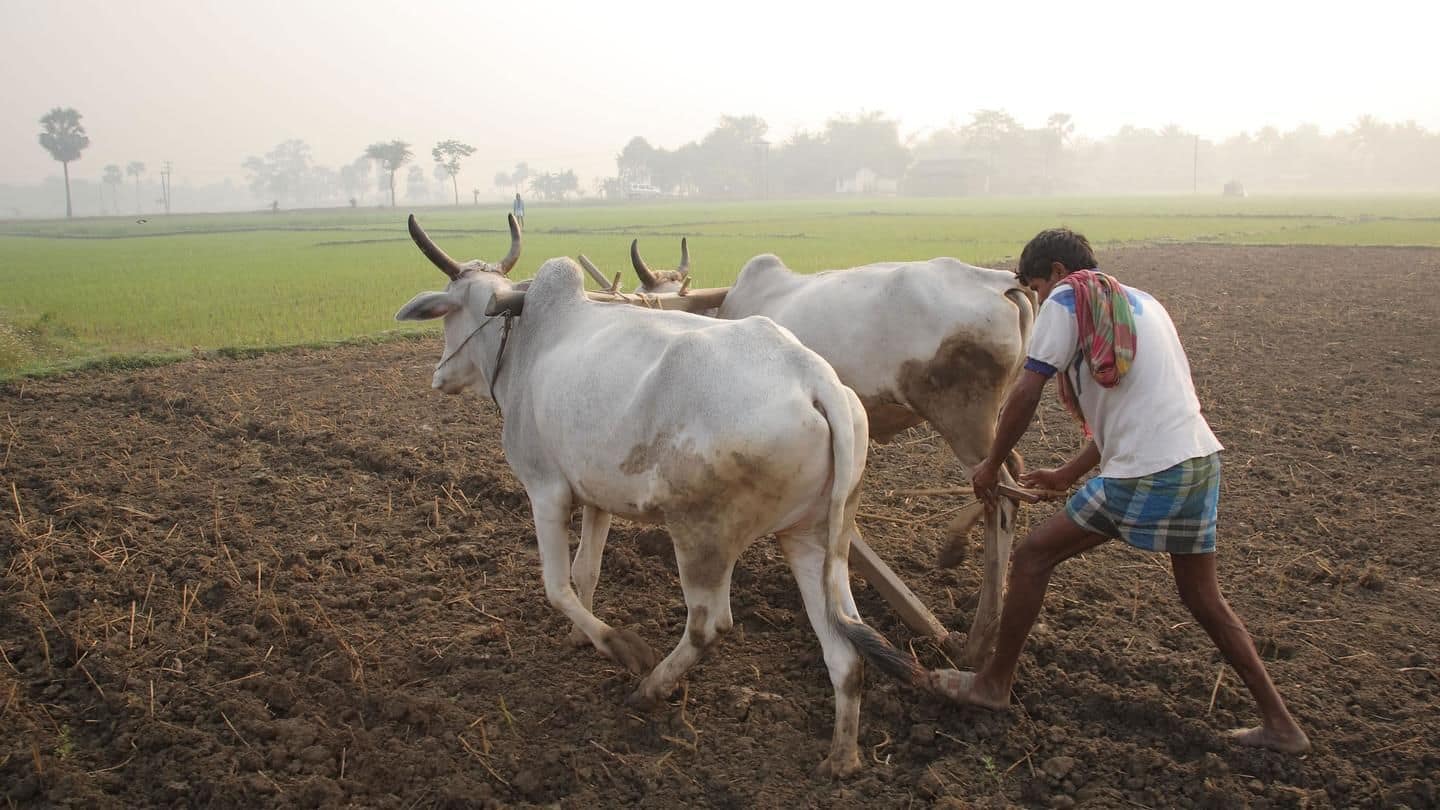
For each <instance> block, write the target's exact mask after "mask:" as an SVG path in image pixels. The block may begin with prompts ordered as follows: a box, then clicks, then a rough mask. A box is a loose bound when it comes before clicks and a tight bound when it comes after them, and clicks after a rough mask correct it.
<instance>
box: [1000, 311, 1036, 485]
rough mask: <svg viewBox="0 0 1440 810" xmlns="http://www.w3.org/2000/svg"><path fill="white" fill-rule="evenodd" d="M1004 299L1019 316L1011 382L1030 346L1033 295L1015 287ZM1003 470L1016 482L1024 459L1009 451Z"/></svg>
mask: <svg viewBox="0 0 1440 810" xmlns="http://www.w3.org/2000/svg"><path fill="white" fill-rule="evenodd" d="M1005 297H1006V298H1009V299H1010V302H1011V303H1012V304H1014V305H1015V309H1016V310H1017V312H1018V314H1019V325H1020V357H1019V359H1017V360H1016V361H1015V369H1014V370H1013V371H1012V372H1011V379H1012V380H1013V379H1014V377H1015V375H1018V374H1019V373H1020V369H1022V368H1024V367H1025V351H1026V349H1027V348H1028V347H1029V346H1030V332H1031V330H1032V329H1033V328H1034V326H1035V294H1034V293H1033V292H1031V291H1030V289H1029V288H1028V287H1020V286H1016V287H1011V288H1009V289H1007V290H1006V291H1005ZM1005 470H1006V471H1007V472H1009V473H1010V476H1011V477H1012V478H1014V479H1016V480H1019V478H1020V475H1021V474H1022V473H1023V472H1025V457H1024V456H1022V455H1020V451H1019V450H1011V451H1010V455H1009V456H1008V457H1007V458H1006V459H1005Z"/></svg>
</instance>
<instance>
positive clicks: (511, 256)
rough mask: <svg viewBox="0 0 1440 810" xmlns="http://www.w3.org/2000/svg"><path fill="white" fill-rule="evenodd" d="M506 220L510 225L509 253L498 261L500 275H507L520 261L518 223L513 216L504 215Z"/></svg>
mask: <svg viewBox="0 0 1440 810" xmlns="http://www.w3.org/2000/svg"><path fill="white" fill-rule="evenodd" d="M506 220H507V221H508V223H509V225H510V252H509V253H506V254H505V258H503V259H501V260H500V274H501V275H509V273H510V271H511V270H512V269H514V267H515V263H516V262H518V261H520V223H519V222H516V221H515V215H514V214H508V215H506Z"/></svg>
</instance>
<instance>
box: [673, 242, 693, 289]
mask: <svg viewBox="0 0 1440 810" xmlns="http://www.w3.org/2000/svg"><path fill="white" fill-rule="evenodd" d="M675 272H677V273H679V274H680V278H682V279H684V278H689V277H690V245H689V244H688V243H687V241H686V239H685V237H683V236H682V237H680V266H679V267H677V268H675Z"/></svg>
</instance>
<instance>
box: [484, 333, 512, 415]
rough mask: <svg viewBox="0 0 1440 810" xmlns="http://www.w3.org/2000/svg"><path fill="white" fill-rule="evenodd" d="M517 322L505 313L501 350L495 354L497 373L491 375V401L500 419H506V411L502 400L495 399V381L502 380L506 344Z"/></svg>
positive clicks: (501, 334)
mask: <svg viewBox="0 0 1440 810" xmlns="http://www.w3.org/2000/svg"><path fill="white" fill-rule="evenodd" d="M514 320H515V316H514V315H513V314H511V313H508V312H507V313H505V325H504V326H503V327H501V329H500V349H499V351H497V352H495V373H494V374H492V375H490V401H491V402H494V403H495V410H497V411H499V412H500V418H501V419H502V420H503V419H504V418H505V410H504V409H503V408H501V407H500V400H498V399H496V398H495V381H496V380H498V379H500V369H501V367H502V366H503V365H504V364H505V344H506V343H507V342H509V340H510V327H511V325H512V323H513V322H514Z"/></svg>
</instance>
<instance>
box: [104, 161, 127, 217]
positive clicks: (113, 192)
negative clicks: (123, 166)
mask: <svg viewBox="0 0 1440 810" xmlns="http://www.w3.org/2000/svg"><path fill="white" fill-rule="evenodd" d="M102 179H103V180H104V181H105V185H107V186H109V187H110V207H111V208H113V209H114V210H115V213H117V214H118V213H120V184H121V183H123V182H125V175H123V174H121V173H120V167H119V166H116V165H115V164H114V163H110V164H107V165H106V166H105V177H104V178H102ZM100 213H102V214H103V213H105V206H104V205H103V204H102V205H101V206H100Z"/></svg>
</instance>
